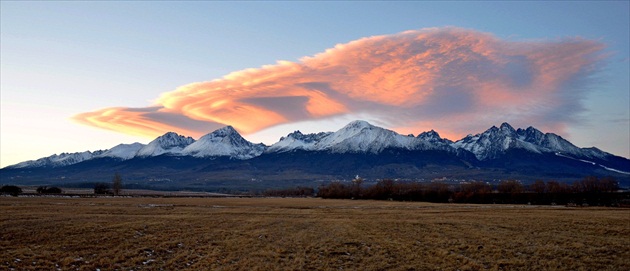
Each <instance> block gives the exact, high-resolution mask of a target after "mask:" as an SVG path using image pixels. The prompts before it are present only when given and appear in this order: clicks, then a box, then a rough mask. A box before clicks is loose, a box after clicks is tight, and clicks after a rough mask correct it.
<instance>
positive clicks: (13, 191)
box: [0, 185, 22, 197]
mask: <svg viewBox="0 0 630 271" xmlns="http://www.w3.org/2000/svg"><path fill="white" fill-rule="evenodd" d="M0 193H1V194H9V195H11V196H14V197H17V196H18V195H19V194H22V188H19V187H17V186H15V185H5V186H3V187H2V188H0Z"/></svg>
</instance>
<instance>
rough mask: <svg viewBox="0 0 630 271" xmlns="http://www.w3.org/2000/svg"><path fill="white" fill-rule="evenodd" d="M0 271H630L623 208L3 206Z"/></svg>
mask: <svg viewBox="0 0 630 271" xmlns="http://www.w3.org/2000/svg"><path fill="white" fill-rule="evenodd" d="M0 211H1V213H2V216H1V217H2V218H1V219H0V247H1V250H0V253H1V254H0V270H180V269H189V270H630V210H629V209H612V208H566V207H550V206H546V207H541V206H518V205H515V206H513V205H512V206H511V205H453V204H429V203H409V202H389V201H352V200H323V199H282V198H277V199H275V198H251V199H239V198H46V197H34V198H22V197H20V198H13V197H0Z"/></svg>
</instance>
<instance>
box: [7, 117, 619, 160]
mask: <svg viewBox="0 0 630 271" xmlns="http://www.w3.org/2000/svg"><path fill="white" fill-rule="evenodd" d="M388 148H398V149H406V150H442V151H448V152H453V153H456V154H457V155H459V154H460V153H464V156H466V155H467V154H466V153H467V151H469V152H471V153H473V154H474V156H475V157H476V158H477V159H478V160H487V159H494V158H499V157H501V156H502V155H503V154H505V153H506V152H507V151H508V150H511V149H523V150H527V151H529V152H533V153H554V154H556V155H558V156H564V157H571V158H574V159H582V160H585V161H588V160H593V161H595V160H608V159H610V158H611V157H614V156H612V155H611V154H608V153H606V152H604V151H601V150H599V149H597V148H579V147H576V146H575V145H573V144H571V143H570V142H569V141H567V140H565V139H563V138H562V137H560V136H558V135H556V134H553V133H542V132H541V131H539V130H537V129H536V128H533V127H528V128H527V129H520V128H519V129H517V130H515V129H514V128H513V127H512V126H510V125H509V124H508V123H503V124H501V126H500V127H496V126H492V127H491V128H490V129H488V130H486V131H484V132H483V133H480V134H476V135H468V136H466V137H464V138H462V139H460V140H458V141H455V142H452V141H450V140H448V139H443V138H441V137H440V135H439V134H438V133H437V132H435V131H433V130H431V131H428V132H423V133H421V134H419V135H418V136H417V137H414V136H413V135H401V134H398V133H396V132H394V131H391V130H388V129H384V128H381V127H377V126H374V125H371V124H370V123H368V122H365V121H353V122H351V123H349V124H348V125H346V126H344V127H343V128H341V129H339V130H338V131H336V132H321V133H316V134H302V133H301V132H300V131H295V132H293V133H290V134H289V135H287V136H286V137H282V138H281V139H280V141H278V142H277V143H275V144H273V145H271V146H270V147H267V146H265V145H263V144H253V143H251V142H249V141H247V140H246V139H244V138H243V137H242V136H241V135H240V134H239V133H238V132H237V131H236V130H234V128H232V127H231V126H227V127H224V128H221V129H218V130H216V131H214V132H212V133H209V134H207V135H205V136H203V137H201V138H200V139H199V140H197V141H195V140H194V139H193V138H191V137H185V136H181V135H178V134H176V133H173V132H169V133H166V134H164V135H162V136H160V137H158V138H156V139H155V140H153V141H151V142H150V143H149V144H147V145H143V144H140V143H133V144H120V145H117V146H115V147H113V148H111V149H109V150H105V151H95V152H90V151H86V152H77V153H62V154H59V155H57V154H55V155H52V156H49V157H44V158H40V159H37V160H34V161H26V162H22V163H19V164H16V165H12V166H9V167H8V168H30V167H60V166H67V165H72V164H76V163H79V162H82V161H85V160H90V159H93V158H100V157H112V158H119V159H123V160H127V159H132V158H134V157H140V158H142V157H151V156H158V155H162V154H169V155H176V156H180V155H187V156H193V157H215V156H228V157H230V158H235V159H249V158H253V157H256V156H259V155H261V154H262V153H263V152H267V153H282V152H289V151H293V150H304V151H327V152H333V153H347V152H348V153H380V152H381V151H383V150H385V149H388Z"/></svg>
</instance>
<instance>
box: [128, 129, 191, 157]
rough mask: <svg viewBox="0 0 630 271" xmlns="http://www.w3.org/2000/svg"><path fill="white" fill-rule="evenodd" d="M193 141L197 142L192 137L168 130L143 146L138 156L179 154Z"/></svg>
mask: <svg viewBox="0 0 630 271" xmlns="http://www.w3.org/2000/svg"><path fill="white" fill-rule="evenodd" d="M193 142H195V140H194V139H193V138H192V137H185V136H182V135H178V134H176V133H173V132H168V133H166V134H164V135H162V136H159V137H158V138H156V139H154V140H153V141H151V142H149V144H147V145H146V146H144V147H142V148H141V149H140V150H138V153H137V154H136V156H138V157H147V156H158V155H162V154H171V155H179V154H181V152H182V150H183V149H184V148H186V147H187V146H188V145H190V144H192V143H193Z"/></svg>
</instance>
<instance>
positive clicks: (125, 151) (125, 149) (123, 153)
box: [98, 142, 145, 160]
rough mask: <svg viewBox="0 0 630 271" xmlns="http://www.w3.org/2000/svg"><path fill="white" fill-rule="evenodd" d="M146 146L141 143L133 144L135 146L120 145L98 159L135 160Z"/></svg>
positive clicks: (105, 152)
mask: <svg viewBox="0 0 630 271" xmlns="http://www.w3.org/2000/svg"><path fill="white" fill-rule="evenodd" d="M144 146H145V145H144V144H141V143H138V142H136V143H133V144H118V145H116V146H115V147H113V148H111V149H109V150H106V151H104V152H103V153H102V154H100V155H99V156H98V157H111V158H120V159H122V160H128V159H131V158H134V157H135V156H136V154H138V151H139V150H140V149H142V148H143V147H144Z"/></svg>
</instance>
